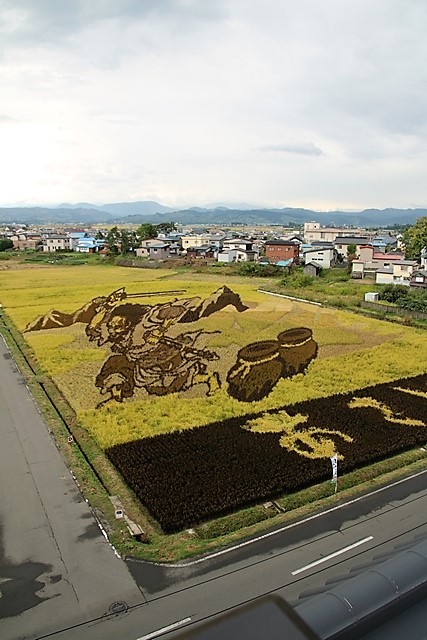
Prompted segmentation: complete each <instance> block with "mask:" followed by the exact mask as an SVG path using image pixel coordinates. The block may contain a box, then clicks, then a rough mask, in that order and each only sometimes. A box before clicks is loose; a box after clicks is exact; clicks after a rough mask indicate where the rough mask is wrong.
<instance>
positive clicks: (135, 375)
mask: <svg viewBox="0 0 427 640" xmlns="http://www.w3.org/2000/svg"><path fill="white" fill-rule="evenodd" d="M154 293H156V294H157V295H159V296H163V295H165V296H168V297H172V299H171V300H168V301H166V302H159V303H157V304H143V303H141V302H138V301H137V299H138V298H144V297H145V296H147V295H150V296H152V295H153V292H151V293H150V294H144V293H133V294H128V293H127V292H126V290H125V288H124V287H121V288H119V289H116V290H115V291H113V292H112V293H110V294H109V295H107V296H100V297H96V298H93V299H92V300H90V301H89V302H88V303H86V304H85V305H83V306H82V307H81V308H79V309H78V310H77V311H75V312H73V313H64V312H61V311H58V310H52V311H50V312H49V313H47V314H45V315H43V316H40V317H38V318H37V319H35V320H34V321H32V322H30V323H29V324H28V325H27V326H26V328H25V332H27V333H28V332H33V331H42V330H52V329H56V328H64V327H70V326H72V325H74V324H76V323H83V324H84V325H85V335H86V339H87V340H88V341H89V342H90V343H94V344H95V345H96V346H98V347H108V348H109V350H110V352H111V354H110V355H108V357H107V358H106V360H105V361H104V362H103V364H102V366H101V368H100V370H99V371H98V373H97V375H96V378H95V382H94V384H95V386H96V387H97V388H98V389H99V391H100V394H101V396H103V397H102V399H101V400H100V401H99V403H98V405H97V408H100V407H102V406H104V405H106V404H108V403H111V402H118V403H123V401H124V400H128V399H130V398H132V397H133V396H134V394H135V391H136V390H137V389H138V390H141V389H142V390H143V391H145V392H146V393H147V394H148V395H151V396H166V395H169V394H174V393H179V392H183V391H186V390H188V389H190V388H192V387H195V386H203V388H204V393H205V395H206V396H211V395H213V394H214V393H215V392H216V391H218V390H219V389H220V388H221V387H222V386H223V385H224V379H223V378H224V376H221V373H220V371H219V370H218V367H217V366H216V365H217V364H218V361H219V360H220V356H219V354H218V352H217V351H215V350H214V349H212V348H207V347H206V344H205V343H206V341H207V338H209V336H210V335H212V334H218V333H220V331H221V330H220V328H218V329H215V330H211V331H208V330H206V329H204V328H200V327H198V328H194V327H192V325H193V324H194V323H196V322H197V321H199V320H200V319H201V318H207V317H209V316H211V315H213V314H215V313H216V312H218V311H220V310H222V309H224V308H225V307H228V306H231V307H233V308H234V309H235V310H236V311H237V312H238V313H239V314H240V313H245V311H247V309H248V307H247V306H246V305H245V304H244V303H243V302H242V300H241V298H240V295H238V294H237V293H235V292H234V291H232V289H230V288H229V287H227V286H225V285H224V286H222V287H220V288H219V289H217V290H216V291H214V293H212V294H211V295H210V296H209V297H207V298H205V299H202V298H201V297H198V296H196V297H176V296H177V294H183V293H185V291H183V290H170V291H162V292H154ZM184 327H185V330H182V328H184ZM192 329H193V330H192ZM317 350H318V346H317V343H316V341H315V340H314V339H313V335H312V330H311V329H310V328H307V327H296V328H292V329H288V330H285V331H280V332H279V333H278V334H277V338H276V339H273V340H260V341H256V342H251V343H249V344H247V345H245V346H244V347H243V348H241V349H239V350H238V352H237V355H236V358H235V362H234V364H233V365H232V366H231V368H229V370H228V372H227V373H226V375H225V382H227V392H228V395H229V396H230V397H232V398H234V399H236V400H238V401H240V402H247V403H250V402H254V401H258V400H261V399H263V398H265V397H267V396H268V395H269V393H270V392H271V391H272V390H273V388H274V387H275V386H276V385H277V383H278V382H279V381H280V380H281V379H282V378H291V377H293V376H295V375H297V374H300V373H304V372H305V371H306V369H307V367H308V365H309V364H310V362H311V361H312V360H313V359H314V358H316V356H317Z"/></svg>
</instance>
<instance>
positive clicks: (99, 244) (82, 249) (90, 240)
mask: <svg viewBox="0 0 427 640" xmlns="http://www.w3.org/2000/svg"><path fill="white" fill-rule="evenodd" d="M71 241H72V240H71ZM104 247H105V240H98V239H97V238H95V237H93V236H84V237H83V238H80V239H78V240H77V243H76V244H75V248H74V251H76V252H77V253H98V252H99V251H101V249H103V248H104Z"/></svg>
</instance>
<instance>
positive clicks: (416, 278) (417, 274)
mask: <svg viewBox="0 0 427 640" xmlns="http://www.w3.org/2000/svg"><path fill="white" fill-rule="evenodd" d="M409 286H410V287H416V288H422V289H427V269H415V270H414V271H413V272H412V274H411V279H410V281H409Z"/></svg>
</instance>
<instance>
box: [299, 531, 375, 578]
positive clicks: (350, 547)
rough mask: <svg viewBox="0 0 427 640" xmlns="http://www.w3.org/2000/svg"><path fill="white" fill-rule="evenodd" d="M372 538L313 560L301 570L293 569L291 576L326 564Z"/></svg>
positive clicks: (370, 538)
mask: <svg viewBox="0 0 427 640" xmlns="http://www.w3.org/2000/svg"><path fill="white" fill-rule="evenodd" d="M373 538H374V536H368V537H367V538H363V539H362V540H358V541H357V542H354V543H353V544H350V545H348V547H344V548H343V549H339V550H338V551H334V553H330V554H329V555H328V556H324V557H323V558H320V560H315V561H314V562H310V564H306V565H305V567H301V569H295V571H292V575H293V576H296V575H298V573H302V572H303V571H307V570H308V569H312V568H313V567H317V565H318V564H322V562H327V561H328V560H330V559H331V558H336V557H337V556H340V555H341V554H342V553H346V552H347V551H351V549H355V548H356V547H360V545H361V544H365V543H366V542H369V541H370V540H373Z"/></svg>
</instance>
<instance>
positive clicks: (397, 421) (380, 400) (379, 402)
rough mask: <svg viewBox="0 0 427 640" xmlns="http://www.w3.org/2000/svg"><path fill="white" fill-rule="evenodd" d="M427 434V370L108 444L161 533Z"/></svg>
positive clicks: (324, 476) (318, 478) (372, 458)
mask: <svg viewBox="0 0 427 640" xmlns="http://www.w3.org/2000/svg"><path fill="white" fill-rule="evenodd" d="M426 442H427V374H423V375H419V376H414V377H412V378H405V379H400V380H397V381H395V382H388V383H382V384H377V385H374V386H371V387H366V388H365V389H360V390H358V391H356V392H354V393H345V394H336V395H334V396H330V397H327V398H318V399H314V400H309V401H304V402H299V403H296V404H294V405H286V406H282V407H278V408H277V409H273V410H268V411H265V412H261V413H259V412H258V413H247V414H245V415H240V416H236V417H234V418H229V419H227V420H222V421H218V422H214V423H211V424H209V425H206V426H204V427H203V428H196V429H188V430H185V431H181V432H173V433H167V434H161V435H158V436H153V437H150V438H141V439H138V440H134V441H131V442H126V443H123V444H117V445H114V446H112V447H109V448H107V449H106V451H105V453H106V455H107V456H108V458H109V459H110V460H111V462H112V463H113V465H114V466H115V467H116V468H117V469H118V470H119V472H120V474H121V475H122V477H123V478H125V480H126V483H127V484H128V486H129V487H130V488H131V489H132V490H133V492H134V493H135V495H136V496H137V497H138V499H139V500H140V502H141V503H143V504H144V505H146V507H147V508H148V510H149V511H150V513H151V514H152V515H153V516H154V517H155V518H156V520H157V521H158V522H159V523H160V525H161V527H162V529H163V531H164V532H165V533H173V532H176V531H180V530H182V529H185V528H188V527H192V526H194V525H196V524H199V523H201V522H204V521H205V520H209V519H211V518H214V517H218V516H221V515H224V514H226V513H230V512H233V511H236V510H237V509H239V508H242V507H245V506H249V505H253V504H258V503H260V502H262V501H263V500H266V499H268V500H271V499H274V498H276V497H278V496H283V495H285V494H292V493H293V492H295V491H297V490H300V489H302V488H304V487H308V486H310V485H313V484H316V483H319V482H322V481H325V480H328V479H330V478H331V463H330V457H331V456H332V455H334V454H337V456H338V460H339V467H340V474H341V473H342V474H345V473H347V472H349V471H352V470H353V469H357V468H360V467H363V466H366V465H369V464H371V463H373V462H376V461H379V460H383V459H384V458H387V457H389V456H391V455H393V454H396V453H399V452H402V451H406V450H409V449H411V448H413V447H415V446H417V445H418V446H420V445H423V446H425V444H426Z"/></svg>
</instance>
